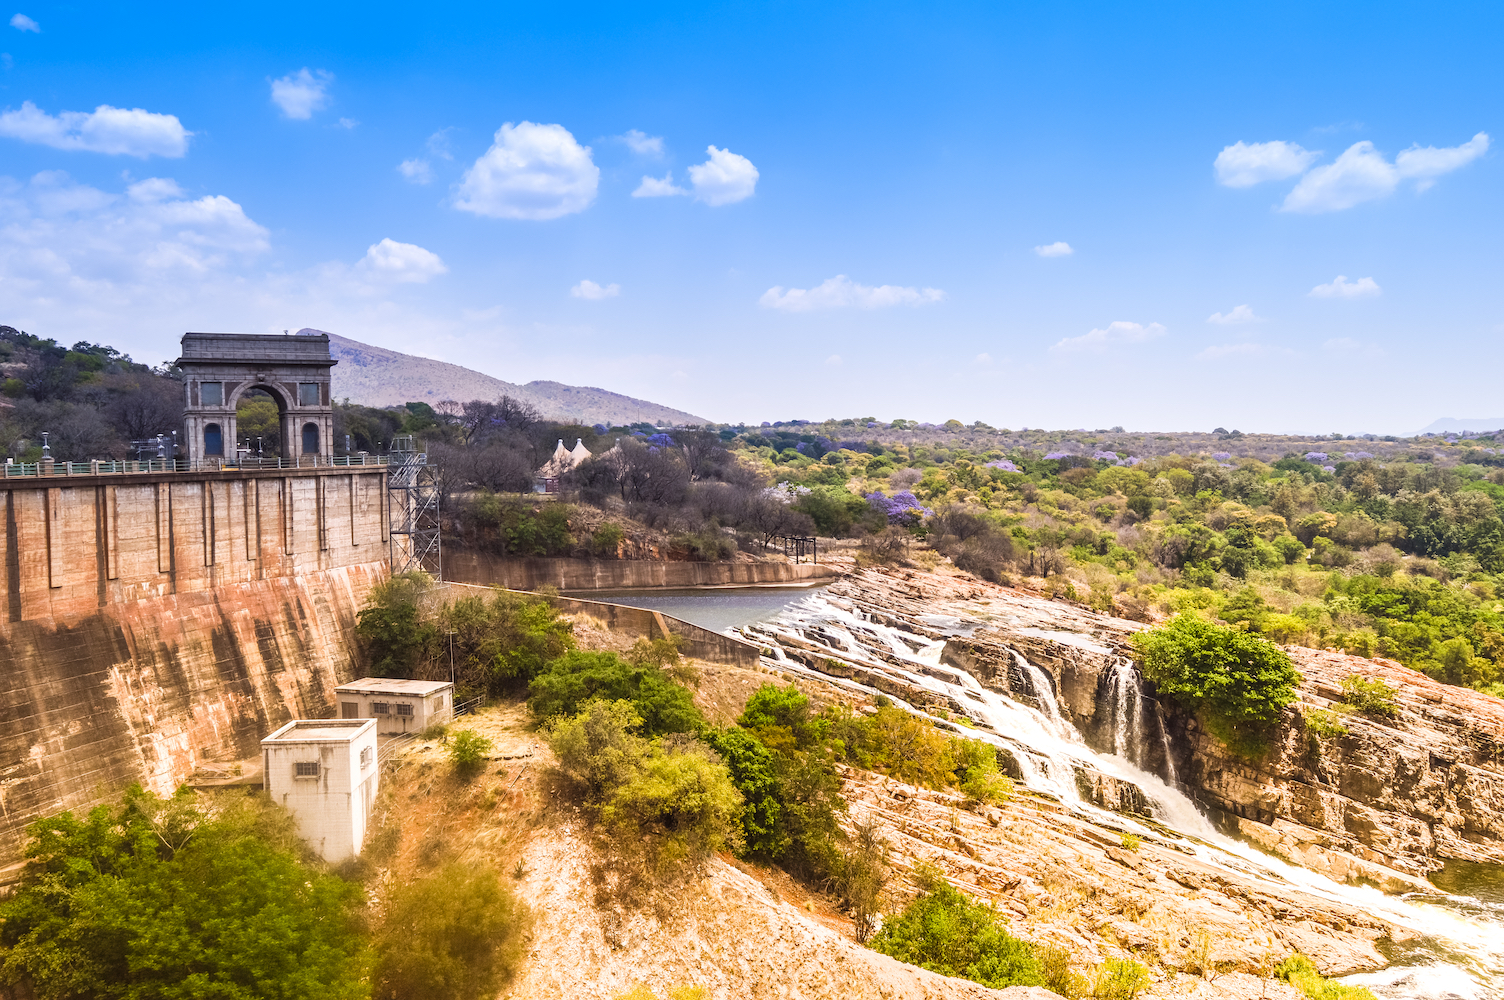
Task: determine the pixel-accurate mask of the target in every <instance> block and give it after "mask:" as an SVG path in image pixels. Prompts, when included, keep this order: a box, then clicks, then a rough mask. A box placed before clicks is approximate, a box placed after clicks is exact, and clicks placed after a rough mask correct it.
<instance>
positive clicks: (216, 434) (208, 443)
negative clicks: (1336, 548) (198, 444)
mask: <svg viewBox="0 0 1504 1000" xmlns="http://www.w3.org/2000/svg"><path fill="white" fill-rule="evenodd" d="M204 454H205V455H207V456H209V457H211V458H224V457H225V436H224V432H223V431H221V430H220V429H219V425H218V424H205V425H204Z"/></svg>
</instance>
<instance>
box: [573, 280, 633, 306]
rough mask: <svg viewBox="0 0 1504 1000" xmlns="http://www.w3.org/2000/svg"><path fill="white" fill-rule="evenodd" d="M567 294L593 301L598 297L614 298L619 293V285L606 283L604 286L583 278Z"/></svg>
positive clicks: (598, 298)
mask: <svg viewBox="0 0 1504 1000" xmlns="http://www.w3.org/2000/svg"><path fill="white" fill-rule="evenodd" d="M569 294H570V295H572V296H574V297H575V298H577V299H588V300H589V301H592V302H595V301H599V300H600V299H614V298H616V297H617V296H618V295H620V294H621V286H620V285H617V284H610V285H606V286H605V287H604V288H603V287H601V286H600V285H597V284H596V283H595V282H593V281H591V280H590V279H589V278H586V279H584V280H583V281H581V282H580V283H579V284H578V285H575V286H574V287H573V288H571V289H570V290H569Z"/></svg>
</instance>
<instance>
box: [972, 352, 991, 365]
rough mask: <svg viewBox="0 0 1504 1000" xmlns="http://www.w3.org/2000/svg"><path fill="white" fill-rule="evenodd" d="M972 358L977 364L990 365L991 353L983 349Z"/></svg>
mask: <svg viewBox="0 0 1504 1000" xmlns="http://www.w3.org/2000/svg"><path fill="white" fill-rule="evenodd" d="M974 360H975V362H976V363H977V364H979V365H990V364H992V355H990V354H988V353H986V352H985V351H984V352H982V353H981V354H978V355H977V356H976V358H975V359H974Z"/></svg>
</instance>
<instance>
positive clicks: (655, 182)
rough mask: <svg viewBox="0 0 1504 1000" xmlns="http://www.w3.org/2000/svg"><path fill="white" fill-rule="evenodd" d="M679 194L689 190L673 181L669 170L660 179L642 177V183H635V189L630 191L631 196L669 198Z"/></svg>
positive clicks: (672, 175) (672, 174)
mask: <svg viewBox="0 0 1504 1000" xmlns="http://www.w3.org/2000/svg"><path fill="white" fill-rule="evenodd" d="M679 194H689V192H688V191H686V190H685V189H684V188H681V187H679V186H678V185H677V184H675V183H674V172H673V171H672V170H670V171H669V172H668V173H667V174H666V175H664V177H663V179H661V180H660V179H659V178H657V177H644V178H643V179H642V183H641V184H639V185H637V190H636V191H633V192H632V197H633V198H669V197H672V196H674V195H679Z"/></svg>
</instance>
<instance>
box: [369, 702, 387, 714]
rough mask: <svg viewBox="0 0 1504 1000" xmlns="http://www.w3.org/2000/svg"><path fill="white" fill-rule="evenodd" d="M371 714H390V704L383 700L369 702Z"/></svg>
mask: <svg viewBox="0 0 1504 1000" xmlns="http://www.w3.org/2000/svg"><path fill="white" fill-rule="evenodd" d="M371 714H372V715H391V714H392V706H390V705H388V704H387V703H386V702H384V701H373V702H371Z"/></svg>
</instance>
